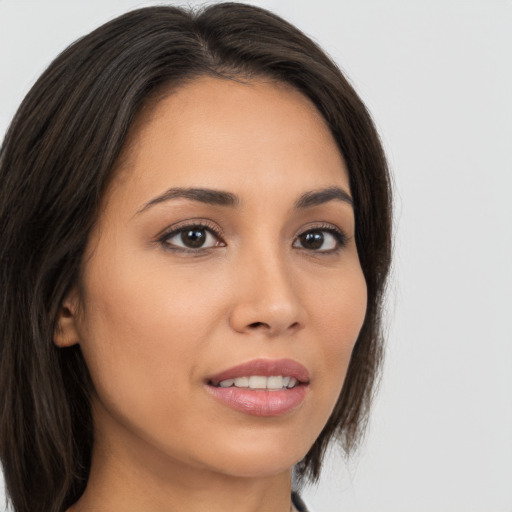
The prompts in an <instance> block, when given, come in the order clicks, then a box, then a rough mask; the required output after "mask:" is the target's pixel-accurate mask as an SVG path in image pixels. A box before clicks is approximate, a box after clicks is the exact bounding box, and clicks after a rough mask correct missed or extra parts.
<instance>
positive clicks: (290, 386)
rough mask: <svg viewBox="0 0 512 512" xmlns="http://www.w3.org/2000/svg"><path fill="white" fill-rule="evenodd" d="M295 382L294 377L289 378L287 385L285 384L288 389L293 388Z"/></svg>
mask: <svg viewBox="0 0 512 512" xmlns="http://www.w3.org/2000/svg"><path fill="white" fill-rule="evenodd" d="M296 384H297V379H296V378H295V377H291V378H290V382H289V383H288V386H286V387H287V388H288V389H289V388H293V387H294V386H295V385H296Z"/></svg>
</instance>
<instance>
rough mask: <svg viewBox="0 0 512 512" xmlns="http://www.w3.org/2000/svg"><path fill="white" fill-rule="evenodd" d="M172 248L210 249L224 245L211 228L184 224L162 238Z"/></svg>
mask: <svg viewBox="0 0 512 512" xmlns="http://www.w3.org/2000/svg"><path fill="white" fill-rule="evenodd" d="M160 241H161V242H162V243H164V244H165V245H166V246H168V248H170V249H178V250H179V249H184V250H194V249H196V250H197V249H210V248H212V247H217V246H220V245H224V244H223V243H222V241H221V240H220V238H219V236H218V235H217V234H216V233H214V232H213V230H212V229H211V228H207V227H204V226H184V227H182V228H180V229H177V230H175V231H173V232H172V233H169V234H166V235H165V236H164V237H162V238H161V240H160Z"/></svg>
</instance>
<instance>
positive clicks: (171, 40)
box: [0, 4, 390, 512]
mask: <svg viewBox="0 0 512 512" xmlns="http://www.w3.org/2000/svg"><path fill="white" fill-rule="evenodd" d="M0 158H1V160H0V180H1V182H0V183H1V187H0V188H1V192H0V194H1V200H0V222H1V224H0V226H1V229H2V233H3V237H4V240H3V244H2V248H1V249H0V263H1V267H0V268H1V272H2V274H1V276H2V277H1V279H2V302H1V305H2V306H1V307H2V309H1V311H0V317H1V322H2V324H1V325H2V331H1V332H2V340H1V365H2V368H1V379H2V383H1V384H2V385H1V390H2V400H1V414H0V417H1V422H0V432H1V435H0V440H1V441H0V443H1V445H0V446H1V459H2V463H3V468H4V475H5V480H6V486H7V490H8V493H9V497H10V500H11V501H12V504H13V506H14V509H15V510H16V511H29V510H30V511H35V510H41V511H43V510H44V511H49V510H51V511H61V510H69V511H73V512H77V511H89V510H91V511H92V510H94V511H96V510H98V511H100V510H124V511H131V510H144V511H152V510H182V511H185V510H186V511H196V510H209V511H215V510H233V509H236V510H237V511H245V510H247V511H255V510H265V511H268V512H274V511H275V512H280V511H283V512H284V511H288V510H296V509H299V510H300V509H301V508H303V504H301V502H300V499H299V498H298V496H297V495H293V497H292V499H291V498H290V496H291V476H292V469H293V468H295V471H296V473H297V476H298V478H299V480H300V478H307V479H310V480H315V479H317V478H318V476H319V473H320V468H321V464H322V458H323V455H324V452H325V449H326V447H327V445H328V443H329V442H330V441H332V440H334V439H338V440H339V441H341V443H342V446H343V448H344V449H345V451H346V452H347V453H348V452H349V451H350V450H351V449H353V447H354V446H355V444H356V443H357V441H358V439H359V438H360V436H361V434H362V430H363V429H364V425H365V421H366V418H367V414H368V407H369V402H370V398H371V394H372V389H373V384H374V381H375V378H376V374H377V372H378V369H379V363H380V358H381V340H380V306H381V300H382V294H383V290H384V285H385V280H386V275H387V271H388V268H389V261H390V193H389V177H388V173H387V168H386V163H385V158H384V155H383V152H382V149H381V146H380V143H379V140H378V136H377V134H376V131H375V129H374V126H373V124H372V122H371V119H370V117H369V115H368V113H367V111H366V109H365V107H364V105H363V104H362V102H361V101H360V99H359V98H358V96H357V95H356V94H355V92H354V91H353V89H352V88H351V87H350V85H349V84H348V82H347V81H346V79H345V78H344V77H343V76H342V74H341V73H340V71H339V70H338V69H337V67H336V66H335V65H334V64H333V63H332V61H330V60H329V58H328V57H326V55H325V54H324V53H323V52H322V51H321V50H320V49H319V48H318V47H317V46H316V45H315V44H314V43H312V42H311V41H310V40H309V39H308V38H307V37H306V36H304V35H303V34H302V33H300V32H299V31H298V30H297V29H295V28H294V27H292V26H290V25H289V24H288V23H286V22H285V21H283V20H282V19H280V18H278V17H277V16H275V15H273V14H271V13H269V12H267V11H264V10H262V9H258V8H255V7H251V6H246V5H242V4H218V5H214V6H211V7H208V8H206V9H204V10H202V11H199V12H196V13H194V12H189V11H186V10H183V9H179V8H175V7H151V8H146V9H141V10H138V11H134V12H131V13H128V14H126V15H124V16H121V17H120V18H117V19H116V20H113V21H112V22H109V23H107V24H106V25H104V26H102V27H100V28H99V29H97V30H96V31H94V32H92V33H91V34H89V35H88V36H86V37H84V38H83V39H81V40H79V41H78V42H76V43H75V44H74V45H72V46H71V47H70V48H68V49H67V50H66V51H65V52H64V53H63V54H62V55H60V56H59V57H58V58H57V59H56V60H55V61H54V62H53V63H52V64H51V65H50V67H49V68H48V70H47V71H46V72H45V73H44V74H43V75H42V77H41V78H40V79H39V81H38V82H37V83H36V85H35V86H34V87H33V89H32V90H31V91H30V92H29V94H28V95H27V97H26V98H25V100H24V102H23V104H22V105H21V107H20V109H19V111H18V113H17V114H16V116H15V118H14V120H13V123H12V125H11V127H10V129H9V131H8V133H7V135H6V138H5V141H4V144H3V146H2V150H1V157H0Z"/></svg>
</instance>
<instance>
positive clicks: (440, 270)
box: [0, 0, 512, 512]
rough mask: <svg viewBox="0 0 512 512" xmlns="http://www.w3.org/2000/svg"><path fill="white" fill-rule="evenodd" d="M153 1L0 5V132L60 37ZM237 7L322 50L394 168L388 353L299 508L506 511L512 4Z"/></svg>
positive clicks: (270, 0) (510, 458)
mask: <svg viewBox="0 0 512 512" xmlns="http://www.w3.org/2000/svg"><path fill="white" fill-rule="evenodd" d="M154 3H156V2H143V1H135V0H87V1H85V0H84V1H78V0H73V1H65V0H62V1H58V0H45V1H40V0H0V133H1V134H3V133H4V132H5V130H6V128H7V125H8V123H9V120H10V118H11V117H12V115H13V114H14V112H15V109H16V108H17V105H18V104H19V103H20V101H21V100H22V98H23V96H24V95H25V94H26V92H27V91H28V89H29V87H30V86H31V84H32V83H33V82H34V80H35V79H36V78H37V77H38V75H39V74H40V73H41V72H42V71H43V70H44V69H45V67H46V66H47V65H48V64H49V62H50V61H51V60H52V59H53V58H54V57H55V56H56V55H57V54H58V53H59V52H60V51H61V50H62V49H64V48H65V47H66V46H67V45H68V44H69V43H71V42H72V41H74V40H75V39H76V38H77V37H79V36H81V35H83V34H85V33H87V32H89V31H90V30H92V29H93V28H96V27H97V26H98V25H100V24H101V23H103V22H105V21H107V20H109V19H111V18H112V17H114V16H116V15H118V14H121V13H122V12H125V11H127V10H130V9H132V8H136V7H140V6H143V5H150V4H154ZM160 3H165V2H160ZM167 3H173V2H167ZM174 3H179V4H180V5H183V4H184V3H183V2H174ZM201 3H202V2H199V1H192V2H188V4H189V5H198V4H201ZM249 3H253V4H256V5H261V6H264V7H267V8H270V9H271V10H273V11H275V12H277V13H278V14H280V15H282V16H284V17H286V18H287V19H289V20H290V21H292V22H293V23H295V24H296V25H298V27H299V28H301V29H302V30H304V31H305V32H306V33H307V34H308V35H310V36H311V37H313V39H315V40H316V41H317V42H319V43H320V44H321V45H322V46H323V47H324V49H326V50H327V52H329V53H330V54H331V55H332V56H333V57H334V59H335V60H336V61H337V62H338V63H339V65H340V66H341V68H342V69H343V70H344V71H345V72H346V73H347V74H348V76H349V78H350V79H351V81H352V83H353V84H354V85H355V87H356V89H357V91H358V92H359V93H360V95H361V96H362V98H363V100H364V101H365V102H366V104H367V105H368V107H369V109H370V111H371V112H372V113H373V116H374V118H375V121H376V123H377V125H378V127H379V130H380V132H381V134H382V138H383V141H384V145H385V147H386V149H387V152H388V156H389V160H390V164H391V167H392V169H393V172H394V176H395V188H396V195H395V198H396V206H395V208H396V212H395V226H396V243H395V245H396V248H395V261H394V274H393V279H392V284H391V290H390V291H391V293H390V299H389V302H388V325H389V328H388V331H389V343H388V349H387V362H386V366H385V371H384V377H383V381H382V385H381V391H380V394H379V396H378V399H377V400H376V403H375V409H374V414H373V417H372V422H371V428H370V431H369V435H368V437H367V442H366V444H365V446H364V447H363V449H362V450H361V452H360V453H359V454H358V456H357V457H355V458H354V459H353V460H351V461H349V462H348V463H346V462H344V461H342V460H341V459H340V458H337V457H334V456H333V457H332V459H331V461H330V465H329V469H328V470H327V471H325V472H324V475H323V477H322V480H321V483H320V485H319V486H318V488H316V489H314V488H312V489H308V490H307V491H306V492H305V494H304V497H305V500H306V502H307V503H308V505H309V506H310V507H311V509H312V510H313V511H316V512H338V511H340V512H341V511H351V512H363V511H364V512H461V511H463V512H506V511H512V320H511V317H512V307H511V304H512V301H511V294H512V201H511V197H510V196H511V193H512V64H511V63H512V2H511V1H510V0H480V1H476V0H473V1H472V0H465V1H456V0H434V1H433V0H430V1H429V2H424V1H419V0H374V1H371V0H359V1H356V0H339V1H329V0H315V1H311V0H309V1H307V0H295V1H292V0H281V1H280V0H267V1H252V2H249ZM0 493H1V491H0Z"/></svg>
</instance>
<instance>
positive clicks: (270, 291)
mask: <svg viewBox="0 0 512 512" xmlns="http://www.w3.org/2000/svg"><path fill="white" fill-rule="evenodd" d="M237 266H238V267H239V268H238V269H237V272H236V273H235V274H236V284H235V286H236V292H235V294H234V296H235V301H234V304H233V306H232V308H231V311H230V318H229V320H230V324H231V327H232V328H233V329H234V330H235V331H237V332H240V333H246V334H250V333H256V332H258V333H262V334H264V335H266V336H268V337H277V336H280V335H287V334H291V333H295V332H297V331H298V330H300V329H302V328H303V327H304V326H305V324H306V320H307V312H306V309H305V307H304V304H303V303H302V301H301V297H300V293H299V284H300V283H298V282H297V280H295V282H294V279H293V277H294V276H293V275H292V274H293V272H292V268H291V265H290V264H289V263H288V264H287V262H286V261H285V259H284V258H283V257H282V256H281V255H279V254H278V251H277V250H276V251H261V252H258V253H257V254H252V255H251V257H248V258H244V259H242V260H241V261H240V262H238V265H237Z"/></svg>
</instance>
